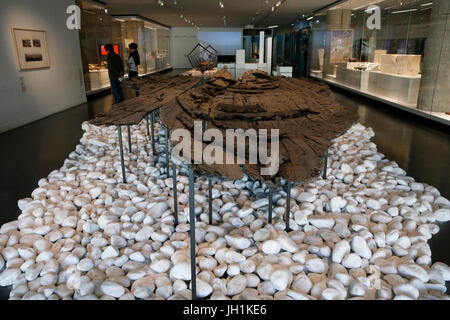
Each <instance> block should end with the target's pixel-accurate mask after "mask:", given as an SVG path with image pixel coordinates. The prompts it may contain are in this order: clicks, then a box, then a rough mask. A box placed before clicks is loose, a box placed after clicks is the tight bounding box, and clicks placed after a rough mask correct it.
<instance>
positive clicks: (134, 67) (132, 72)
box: [127, 42, 141, 78]
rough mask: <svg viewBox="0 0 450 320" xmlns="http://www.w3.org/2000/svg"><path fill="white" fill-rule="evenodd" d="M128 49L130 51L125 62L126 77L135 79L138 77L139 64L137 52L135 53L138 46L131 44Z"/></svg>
mask: <svg viewBox="0 0 450 320" xmlns="http://www.w3.org/2000/svg"><path fill="white" fill-rule="evenodd" d="M128 48H129V49H130V56H129V57H128V60H127V65H128V77H129V78H137V77H138V75H139V71H138V66H139V65H140V64H141V59H140V57H139V52H138V51H137V48H138V46H137V44H136V43H134V42H133V43H130V44H129V45H128Z"/></svg>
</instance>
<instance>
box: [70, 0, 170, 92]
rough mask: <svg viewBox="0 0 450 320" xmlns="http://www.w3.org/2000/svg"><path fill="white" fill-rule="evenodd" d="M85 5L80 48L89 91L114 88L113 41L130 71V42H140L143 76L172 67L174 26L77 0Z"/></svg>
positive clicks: (82, 8) (116, 50) (115, 49)
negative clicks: (110, 54) (115, 13)
mask: <svg viewBox="0 0 450 320" xmlns="http://www.w3.org/2000/svg"><path fill="white" fill-rule="evenodd" d="M76 4H77V5H78V6H79V7H80V8H81V26H82V27H81V30H80V32H79V35H80V47H81V57H82V62H83V73H84V80H85V87H86V92H87V93H88V94H91V93H95V92H97V91H100V90H104V89H106V88H109V87H110V81H109V76H108V65H107V62H106V58H107V52H106V51H105V49H104V47H105V45H106V44H108V43H111V44H112V45H113V47H114V51H115V52H116V53H117V54H119V55H120V56H121V58H122V60H123V63H124V68H125V76H126V75H127V73H128V66H127V60H128V57H129V50H128V45H129V44H130V43H132V42H134V43H136V44H137V45H138V52H139V55H140V58H141V64H140V66H139V68H138V69H139V75H145V74H149V73H153V72H158V71H162V70H165V69H169V68H171V63H170V28H168V27H165V26H163V25H160V24H158V23H155V22H152V21H150V20H147V19H145V18H142V17H139V16H111V15H109V14H108V10H107V9H106V7H105V6H103V5H101V4H99V3H97V2H91V1H87V0H77V1H76Z"/></svg>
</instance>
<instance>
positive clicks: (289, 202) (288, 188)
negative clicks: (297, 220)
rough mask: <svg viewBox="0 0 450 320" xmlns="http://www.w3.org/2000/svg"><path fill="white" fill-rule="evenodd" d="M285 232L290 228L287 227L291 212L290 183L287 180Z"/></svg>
mask: <svg viewBox="0 0 450 320" xmlns="http://www.w3.org/2000/svg"><path fill="white" fill-rule="evenodd" d="M286 193H287V199H286V232H289V231H290V230H291V229H290V228H289V219H290V214H291V183H290V182H289V181H287V182H286Z"/></svg>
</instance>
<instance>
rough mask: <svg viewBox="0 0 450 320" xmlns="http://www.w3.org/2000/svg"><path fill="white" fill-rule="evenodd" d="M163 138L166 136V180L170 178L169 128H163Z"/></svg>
mask: <svg viewBox="0 0 450 320" xmlns="http://www.w3.org/2000/svg"><path fill="white" fill-rule="evenodd" d="M164 131H165V136H166V139H165V140H166V148H165V149H166V174H167V178H169V177H170V170H169V167H170V163H169V152H170V150H169V127H165V130H164Z"/></svg>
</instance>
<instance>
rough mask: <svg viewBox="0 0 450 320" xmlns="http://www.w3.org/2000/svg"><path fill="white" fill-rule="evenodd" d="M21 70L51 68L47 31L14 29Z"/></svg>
mask: <svg viewBox="0 0 450 320" xmlns="http://www.w3.org/2000/svg"><path fill="white" fill-rule="evenodd" d="M12 33H13V38H14V43H15V46H16V52H17V59H18V60H19V67H20V70H32V69H42V68H50V57H49V54H48V46H47V36H46V33H45V31H42V30H31V29H20V28H13V29H12Z"/></svg>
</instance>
